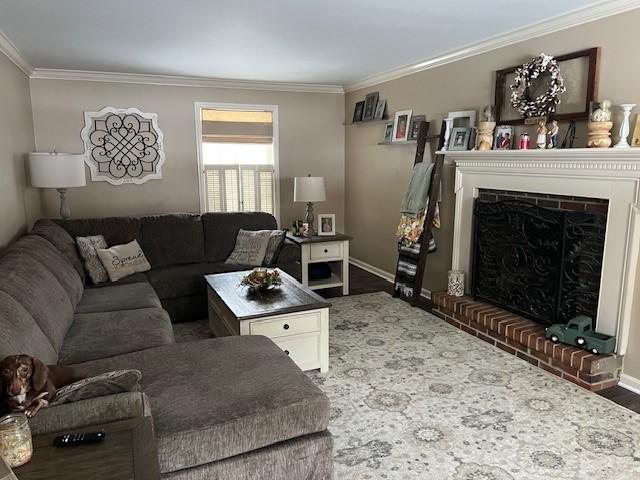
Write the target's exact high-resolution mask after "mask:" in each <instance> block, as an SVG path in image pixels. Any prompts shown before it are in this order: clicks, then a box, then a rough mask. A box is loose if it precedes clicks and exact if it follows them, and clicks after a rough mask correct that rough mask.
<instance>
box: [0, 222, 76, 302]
mask: <svg viewBox="0 0 640 480" xmlns="http://www.w3.org/2000/svg"><path fill="white" fill-rule="evenodd" d="M8 250H20V251H22V252H25V253H27V254H28V255H30V256H32V257H33V258H35V259H36V260H38V261H39V262H40V263H42V264H43V265H44V266H45V267H47V269H49V271H50V272H51V273H53V275H55V277H56V278H57V279H58V281H59V282H60V285H62V287H63V288H64V289H65V291H66V292H67V295H69V300H71V305H73V306H74V307H75V306H76V305H77V304H78V302H79V301H80V298H81V297H82V291H83V290H84V286H83V285H82V279H81V278H80V275H78V272H77V271H76V270H75V268H73V266H72V265H71V264H70V263H69V261H68V260H67V259H66V258H65V257H64V255H63V254H62V253H61V252H60V250H58V249H57V248H56V247H54V246H53V245H52V244H51V243H49V242H48V241H47V240H45V239H44V238H42V237H40V236H38V235H26V236H24V237H22V238H21V239H19V240H18V241H17V242H15V243H13V244H12V245H11V246H10V247H9V248H8Z"/></svg>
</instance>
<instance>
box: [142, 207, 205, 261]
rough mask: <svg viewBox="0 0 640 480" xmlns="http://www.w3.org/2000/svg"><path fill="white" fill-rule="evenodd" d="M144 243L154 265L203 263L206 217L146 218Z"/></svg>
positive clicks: (145, 251) (144, 221) (164, 216)
mask: <svg viewBox="0 0 640 480" xmlns="http://www.w3.org/2000/svg"><path fill="white" fill-rule="evenodd" d="M140 245H141V246H142V250H143V251H144V253H145V255H146V256H147V259H148V260H149V263H151V267H152V268H158V267H166V266H170V265H183V264H186V263H196V262H203V261H204V260H205V256H204V231H203V228H202V219H201V217H200V215H191V214H170V215H152V216H149V217H143V218H142V236H141V241H140Z"/></svg>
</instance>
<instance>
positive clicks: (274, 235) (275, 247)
mask: <svg viewBox="0 0 640 480" xmlns="http://www.w3.org/2000/svg"><path fill="white" fill-rule="evenodd" d="M286 234H287V232H285V231H284V230H269V235H270V236H269V243H268V244H267V251H266V252H265V254H264V261H263V262H262V264H263V265H265V266H269V265H273V264H274V263H275V261H276V260H277V259H278V254H279V253H280V249H281V248H282V245H283V244H284V238H285V236H286Z"/></svg>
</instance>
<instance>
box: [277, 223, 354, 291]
mask: <svg viewBox="0 0 640 480" xmlns="http://www.w3.org/2000/svg"><path fill="white" fill-rule="evenodd" d="M287 239H289V240H290V241H292V242H293V243H295V244H297V245H299V246H300V263H301V267H302V284H303V285H304V286H305V287H308V288H310V289H311V290H322V289H325V288H335V287H342V294H343V295H349V242H350V241H351V239H352V237H350V236H349V235H345V234H343V233H337V234H335V235H332V236H315V237H297V236H295V235H293V234H291V233H289V232H287ZM321 262H327V263H329V264H332V266H333V265H336V266H337V268H336V267H334V268H332V273H331V277H329V278H326V279H322V280H309V265H310V264H312V263H321Z"/></svg>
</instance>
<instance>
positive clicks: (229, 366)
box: [0, 213, 333, 480]
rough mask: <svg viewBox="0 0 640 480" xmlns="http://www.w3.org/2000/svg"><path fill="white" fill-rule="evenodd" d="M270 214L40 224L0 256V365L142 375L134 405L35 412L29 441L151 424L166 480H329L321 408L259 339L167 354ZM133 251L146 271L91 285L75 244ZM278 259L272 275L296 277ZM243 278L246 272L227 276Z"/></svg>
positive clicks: (116, 397)
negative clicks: (38, 364)
mask: <svg viewBox="0 0 640 480" xmlns="http://www.w3.org/2000/svg"><path fill="white" fill-rule="evenodd" d="M240 228H244V229H248V230H258V229H273V228H275V219H274V218H273V217H272V216H270V215H268V214H260V213H253V214H248V213H242V214H206V215H202V216H200V215H183V214H180V215H157V216H147V217H136V218H132V217H118V218H104V219H90V220H71V221H59V220H56V221H52V220H40V221H38V222H37V223H36V224H35V225H34V227H33V230H32V232H31V234H30V235H27V236H24V237H23V238H21V239H19V240H18V241H17V242H15V243H14V244H12V245H10V246H9V247H7V248H6V249H5V250H4V251H2V252H1V253H0V329H1V330H2V337H1V338H0V358H2V357H4V356H6V355H11V354H17V353H27V354H30V355H33V356H36V357H38V358H40V359H41V360H43V361H44V362H45V363H61V364H67V365H73V366H74V367H76V368H77V369H78V370H80V371H81V372H82V373H84V374H86V375H95V374H98V373H103V372H107V371H112V370H119V369H138V370H140V371H141V372H142V374H143V378H142V381H141V389H140V391H130V392H122V393H117V394H112V395H107V396H101V397H97V398H92V399H86V400H81V401H78V402H74V403H67V404H63V405H59V406H54V407H49V408H46V409H44V410H42V411H41V412H40V413H39V414H38V415H37V416H36V417H35V418H34V419H32V421H31V428H32V430H33V432H34V433H35V434H38V433H44V432H53V431H61V430H70V429H73V428H77V427H80V426H87V425H93V424H98V423H105V422H111V421H118V420H124V419H128V418H134V417H138V416H152V417H153V422H154V428H155V432H156V438H157V447H158V455H159V463H160V470H161V472H162V475H163V478H170V479H260V478H268V479H283V480H284V479H308V480H315V479H330V478H332V471H333V466H332V450H333V441H332V437H331V434H330V433H329V432H328V431H327V425H328V421H329V402H328V399H327V397H326V396H325V395H324V394H323V393H322V392H321V391H320V390H319V389H318V388H317V387H316V386H315V385H314V384H313V383H312V382H311V381H310V380H309V379H308V378H307V376H306V375H305V374H303V373H302V372H301V371H300V369H299V368H298V367H297V366H296V365H295V364H294V363H293V362H292V361H291V360H290V359H289V357H287V356H286V355H285V354H284V353H283V352H282V351H281V350H280V349H279V348H278V347H277V346H276V345H275V344H274V343H273V342H271V341H270V340H269V339H267V338H265V337H260V336H246V337H225V338H214V339H208V340H199V341H195V342H189V343H175V339H174V335H173V328H172V322H177V321H188V320H195V319H199V318H204V317H206V295H205V293H206V284H205V282H204V275H205V274H207V273H216V272H221V271H228V270H229V269H230V268H231V267H230V266H229V265H226V264H224V259H225V258H226V257H227V256H228V255H229V253H230V252H231V251H232V249H233V246H234V243H235V237H236V233H237V231H238V229H240ZM96 234H103V235H104V236H105V238H106V240H107V243H108V244H109V245H114V244H120V243H126V242H128V241H130V240H133V239H137V240H138V241H139V243H140V245H141V247H142V249H143V251H144V253H145V255H146V256H147V259H148V260H149V262H150V263H151V266H152V269H151V270H150V271H149V272H146V273H144V274H135V275H133V276H131V277H127V278H125V279H123V280H121V281H119V282H116V283H108V284H101V285H98V286H93V285H90V284H89V283H90V282H89V280H88V278H87V276H86V275H85V272H84V270H83V266H82V263H81V260H80V258H79V256H78V253H77V251H76V248H75V242H74V237H75V236H80V235H82V236H84V235H96ZM297 255H298V253H297V249H295V248H294V246H292V245H285V246H284V247H283V250H282V251H281V252H280V255H279V256H278V258H277V263H278V265H279V266H280V267H282V268H284V269H285V270H286V269H288V268H289V267H290V268H294V265H295V261H296V258H297ZM234 268H242V267H237V266H236V267H234Z"/></svg>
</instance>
